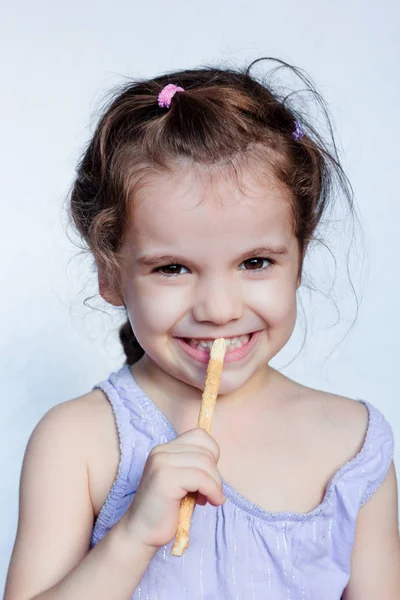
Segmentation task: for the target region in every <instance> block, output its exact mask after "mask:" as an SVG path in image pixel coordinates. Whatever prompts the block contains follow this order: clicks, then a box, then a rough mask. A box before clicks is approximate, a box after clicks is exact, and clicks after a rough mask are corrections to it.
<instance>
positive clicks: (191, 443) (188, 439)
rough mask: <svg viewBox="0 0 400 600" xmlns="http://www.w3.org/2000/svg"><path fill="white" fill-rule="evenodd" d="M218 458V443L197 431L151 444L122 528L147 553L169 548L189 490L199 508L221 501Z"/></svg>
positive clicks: (221, 491) (222, 498)
mask: <svg viewBox="0 0 400 600" xmlns="http://www.w3.org/2000/svg"><path fill="white" fill-rule="evenodd" d="M219 455H220V450H219V446H218V444H217V442H216V441H215V440H214V438H213V437H211V435H209V434H208V433H207V432H206V431H204V430H203V429H200V428H199V427H196V428H195V429H191V430H190V431H187V432H185V433H183V434H182V435H179V436H178V437H177V438H175V439H174V440H173V441H172V442H168V443H167V444H162V445H159V446H155V447H154V448H153V449H152V451H151V452H150V454H149V457H148V459H147V461H146V464H145V467H144V471H143V475H142V478H141V481H140V484H139V486H138V489H137V491H136V494H135V497H134V499H133V500H132V503H131V504H130V506H129V508H128V510H127V512H126V513H125V515H124V516H123V518H122V519H121V521H122V523H121V524H122V525H123V526H124V527H125V528H126V530H127V531H128V533H129V534H130V535H132V536H135V538H136V539H137V538H139V539H140V542H141V543H142V544H144V545H145V546H147V547H149V548H150V549H151V550H152V551H156V550H158V548H160V547H161V546H164V545H165V544H168V543H169V542H170V541H171V540H172V538H173V537H174V535H175V533H176V528H177V525H178V518H179V507H180V503H181V500H182V498H183V497H184V496H186V494H187V493H188V492H199V493H198V496H197V503H198V504H201V505H204V504H206V502H209V503H210V504H212V505H213V506H220V505H221V504H223V503H224V502H225V498H224V493H223V487H222V478H221V475H220V473H219V471H218V469H217V462H218V460H219Z"/></svg>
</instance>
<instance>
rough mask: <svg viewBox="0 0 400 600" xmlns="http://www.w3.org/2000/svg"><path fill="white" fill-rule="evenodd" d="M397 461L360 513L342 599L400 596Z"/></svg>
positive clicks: (377, 599)
mask: <svg viewBox="0 0 400 600" xmlns="http://www.w3.org/2000/svg"><path fill="white" fill-rule="evenodd" d="M397 502H398V499H397V481H396V471H395V468H394V464H393V463H392V464H391V467H390V469H389V473H388V475H387V477H386V479H385V480H384V482H383V483H382V484H381V485H380V486H379V488H378V489H377V490H376V492H375V493H374V495H373V496H372V497H371V498H370V499H369V500H368V501H367V502H366V503H365V505H364V506H363V507H362V508H361V510H360V512H359V515H358V517H357V526H356V536H355V543H354V548H353V553H352V558H351V571H350V580H349V583H348V585H347V587H346V590H345V591H344V594H343V600H383V599H385V600H400V538H399V525H398V508H397Z"/></svg>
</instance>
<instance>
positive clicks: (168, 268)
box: [157, 265, 186, 277]
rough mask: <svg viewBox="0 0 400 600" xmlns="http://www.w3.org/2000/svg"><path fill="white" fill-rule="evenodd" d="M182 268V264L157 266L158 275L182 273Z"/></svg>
mask: <svg viewBox="0 0 400 600" xmlns="http://www.w3.org/2000/svg"><path fill="white" fill-rule="evenodd" d="M182 269H186V267H184V266H183V265H165V266H163V267H158V269H157V272H158V273H160V275H165V276H166V277H172V276H174V275H183V273H182Z"/></svg>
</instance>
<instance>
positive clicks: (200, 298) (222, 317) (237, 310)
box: [193, 276, 243, 325]
mask: <svg viewBox="0 0 400 600" xmlns="http://www.w3.org/2000/svg"><path fill="white" fill-rule="evenodd" d="M242 315H243V298H242V294H241V290H240V285H239V284H238V283H236V284H235V282H233V281H227V280H226V279H224V278H223V277H217V276H216V277H214V278H213V279H212V280H207V281H203V282H199V283H198V285H197V286H196V289H195V296H194V298H193V316H194V318H195V319H196V321H199V322H203V321H208V322H210V323H215V324H216V325H224V324H225V323H228V322H229V321H237V320H238V319H240V318H241V317H242Z"/></svg>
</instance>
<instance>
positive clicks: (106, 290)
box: [97, 266, 125, 306]
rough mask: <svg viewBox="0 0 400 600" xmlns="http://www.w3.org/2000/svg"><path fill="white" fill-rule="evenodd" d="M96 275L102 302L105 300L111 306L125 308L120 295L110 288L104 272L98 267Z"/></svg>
mask: <svg viewBox="0 0 400 600" xmlns="http://www.w3.org/2000/svg"><path fill="white" fill-rule="evenodd" d="M97 273H98V281H99V292H100V296H101V297H102V298H103V300H105V301H106V302H108V303H109V304H112V305H113V306H125V303H124V301H123V299H122V297H121V296H120V294H119V293H118V292H117V290H115V289H114V288H113V287H112V286H111V284H110V282H109V280H108V278H107V276H106V274H105V272H104V268H103V267H99V266H98V267H97Z"/></svg>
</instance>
